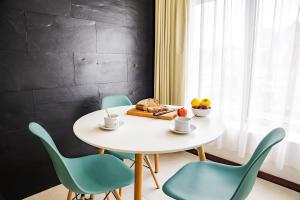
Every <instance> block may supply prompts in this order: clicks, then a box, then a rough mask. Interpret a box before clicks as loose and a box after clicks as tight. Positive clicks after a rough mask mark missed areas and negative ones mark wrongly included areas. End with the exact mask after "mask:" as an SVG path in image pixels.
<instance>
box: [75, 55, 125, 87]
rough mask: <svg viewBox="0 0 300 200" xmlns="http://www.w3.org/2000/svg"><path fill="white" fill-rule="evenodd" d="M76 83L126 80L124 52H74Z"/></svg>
mask: <svg viewBox="0 0 300 200" xmlns="http://www.w3.org/2000/svg"><path fill="white" fill-rule="evenodd" d="M74 64H75V81H76V83H77V84H85V83H103V82H104V83H105V82H120V81H127V75H126V74H127V56H126V54H75V55H74Z"/></svg>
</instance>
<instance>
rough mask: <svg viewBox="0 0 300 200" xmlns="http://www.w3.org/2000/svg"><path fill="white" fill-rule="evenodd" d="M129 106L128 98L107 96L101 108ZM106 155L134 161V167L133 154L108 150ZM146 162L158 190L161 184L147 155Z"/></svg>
mask: <svg viewBox="0 0 300 200" xmlns="http://www.w3.org/2000/svg"><path fill="white" fill-rule="evenodd" d="M129 105H132V103H131V101H130V100H129V99H128V97H127V96H123V95H119V96H106V97H103V99H102V102H101V105H100V107H101V108H102V109H107V108H112V107H116V106H129ZM105 153H106V154H110V155H113V156H115V157H117V158H119V159H120V160H125V159H129V160H132V161H133V163H132V165H131V166H130V168H131V167H132V166H133V165H134V159H135V155H134V154H133V153H123V152H117V151H110V150H106V151H105ZM144 161H145V162H146V164H147V166H146V167H148V168H149V170H150V172H151V175H152V177H153V179H154V182H155V184H156V187H157V189H159V183H158V181H157V178H156V176H155V174H154V171H153V169H152V166H151V163H150V159H149V157H148V156H147V155H145V157H144Z"/></svg>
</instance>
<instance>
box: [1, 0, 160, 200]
mask: <svg viewBox="0 0 300 200" xmlns="http://www.w3.org/2000/svg"><path fill="white" fill-rule="evenodd" d="M153 23H154V0H2V1H0V60H1V62H0V112H1V115H0V160H1V165H0V177H1V180H2V181H0V199H1V200H2V199H9V200H13V199H22V198H24V197H27V196H30V195H32V194H34V193H37V192H40V191H42V190H45V189H47V188H49V187H52V186H54V185H56V184H59V181H58V179H57V177H56V175H55V172H54V169H53V167H52V164H51V160H50V158H49V157H48V155H47V153H46V151H45V150H44V148H43V146H42V144H41V143H40V141H39V140H38V139H37V138H35V137H34V136H33V135H32V134H30V132H29V131H28V128H27V127H28V123H29V122H31V121H36V122H38V123H40V124H41V125H43V126H44V127H45V128H46V129H47V130H48V132H49V133H50V135H51V136H52V137H53V140H54V141H55V143H56V144H57V147H58V149H59V150H60V151H61V153H62V154H63V155H65V156H67V157H78V156H82V155H88V154H93V153H97V150H96V149H95V148H94V147H91V146H89V145H87V144H85V143H84V142H82V141H80V140H79V139H77V138H76V136H75V135H74V133H73V124H74V122H75V121H76V120H77V119H78V118H79V117H81V116H83V115H85V114H87V113H89V112H93V111H95V110H98V109H99V103H100V101H101V99H102V98H103V97H104V96H107V95H117V94H123V95H127V96H128V97H129V98H130V99H131V101H132V102H134V103H136V102H137V101H139V100H141V99H143V98H148V97H151V96H153V71H154V70H153V60H154V57H153V52H154V45H153V42H154V24H153Z"/></svg>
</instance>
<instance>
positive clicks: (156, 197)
mask: <svg viewBox="0 0 300 200" xmlns="http://www.w3.org/2000/svg"><path fill="white" fill-rule="evenodd" d="M197 159H198V157H197V156H194V155H192V154H190V153H186V152H181V153H174V154H165V155H161V156H160V165H159V167H160V168H159V170H160V171H159V173H158V174H157V178H158V179H159V181H160V183H161V185H163V183H164V182H165V181H166V180H167V179H168V178H169V177H171V176H172V175H173V174H174V173H175V172H176V171H177V170H178V169H179V168H180V167H182V166H183V165H185V164H186V163H188V162H191V161H196V160H197ZM152 161H153V159H152ZM127 163H128V164H129V162H127ZM143 183H144V185H143V200H170V198H169V197H167V196H166V195H164V193H163V192H162V190H161V189H159V190H158V189H155V185H154V182H153V180H152V178H151V175H150V172H149V170H148V169H144V182H143ZM66 195H67V189H66V188H65V187H64V186H63V185H58V186H55V187H53V188H50V189H48V190H45V191H42V192H40V193H38V194H35V195H32V196H30V197H28V198H26V200H53V199H55V200H65V199H66ZM101 197H103V195H97V196H96V198H95V199H103V198H101ZM111 199H114V198H111ZM261 199H272V200H296V199H298V200H299V199H300V193H297V192H295V191H293V190H289V189H287V188H284V187H281V186H279V185H276V184H273V183H270V182H268V181H265V180H262V179H259V178H258V179H257V180H256V183H255V186H254V189H253V190H252V192H251V194H250V195H249V197H248V198H247V200H261ZM123 200H133V186H132V185H131V186H128V187H126V188H124V189H123Z"/></svg>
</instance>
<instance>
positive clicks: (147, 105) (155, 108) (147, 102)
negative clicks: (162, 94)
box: [136, 98, 168, 113]
mask: <svg viewBox="0 0 300 200" xmlns="http://www.w3.org/2000/svg"><path fill="white" fill-rule="evenodd" d="M136 109H138V110H143V111H147V112H151V113H153V112H161V111H167V110H168V108H167V107H166V106H163V105H159V102H158V100H157V99H152V98H149V99H143V100H141V101H139V102H138V103H137V104H136Z"/></svg>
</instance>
